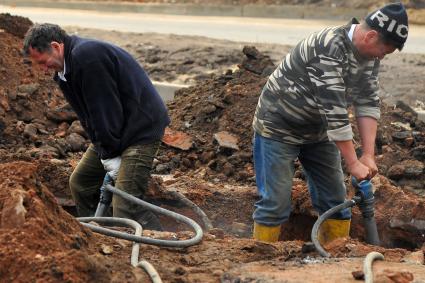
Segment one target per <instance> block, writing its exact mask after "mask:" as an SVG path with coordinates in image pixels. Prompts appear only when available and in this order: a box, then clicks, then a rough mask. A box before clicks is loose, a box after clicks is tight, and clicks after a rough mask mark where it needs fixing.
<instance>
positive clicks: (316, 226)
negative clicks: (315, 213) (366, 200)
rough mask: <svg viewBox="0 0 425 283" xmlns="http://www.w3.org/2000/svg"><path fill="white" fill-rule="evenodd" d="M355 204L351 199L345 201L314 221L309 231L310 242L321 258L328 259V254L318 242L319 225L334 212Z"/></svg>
mask: <svg viewBox="0 0 425 283" xmlns="http://www.w3.org/2000/svg"><path fill="white" fill-rule="evenodd" d="M355 204H356V200H355V199H351V200H347V201H345V202H343V203H341V204H339V205H337V206H334V207H332V208H331V209H329V210H327V211H326V212H325V213H323V214H322V215H320V216H319V218H318V219H317V220H316V223H314V225H313V229H312V230H311V240H312V242H313V244H314V246H315V248H316V250H317V251H318V252H319V254H320V255H321V256H323V257H330V254H329V253H328V252H326V251H325V250H324V249H323V247H322V245H321V244H320V242H319V239H318V233H319V228H320V225H322V223H323V221H325V220H326V219H328V217H330V216H332V215H333V214H335V213H336V212H338V211H340V210H343V209H345V208H348V207H352V206H354V205H355Z"/></svg>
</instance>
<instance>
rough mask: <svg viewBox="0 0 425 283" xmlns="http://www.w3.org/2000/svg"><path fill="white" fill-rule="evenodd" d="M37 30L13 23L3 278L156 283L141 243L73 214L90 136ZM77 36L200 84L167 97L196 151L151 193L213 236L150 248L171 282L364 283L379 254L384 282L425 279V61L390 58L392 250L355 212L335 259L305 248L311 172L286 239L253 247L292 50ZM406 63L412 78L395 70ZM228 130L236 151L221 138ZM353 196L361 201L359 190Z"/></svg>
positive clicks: (380, 143)
mask: <svg viewBox="0 0 425 283" xmlns="http://www.w3.org/2000/svg"><path fill="white" fill-rule="evenodd" d="M29 24H30V22H28V20H27V19H23V18H17V17H11V16H10V15H4V14H3V15H0V30H1V32H0V53H1V54H2V57H1V58H0V63H1V64H0V137H1V143H0V161H1V164H0V173H1V175H2V176H3V178H2V180H0V242H1V244H0V255H1V257H0V281H1V282H93V281H96V282H135V281H137V280H139V281H140V282H146V281H147V280H148V279H147V277H146V275H145V274H144V273H143V272H142V271H141V270H139V269H133V268H131V267H130V264H129V262H130V249H131V243H130V242H127V241H123V240H117V239H113V238H109V237H105V236H101V235H98V234H95V233H92V232H90V231H89V230H87V229H86V228H83V227H82V226H81V225H79V224H78V222H77V221H76V220H75V218H73V217H72V216H71V215H70V214H68V213H67V212H66V211H65V210H63V209H62V208H65V209H66V210H67V211H69V212H73V203H72V201H71V200H70V194H69V190H68V187H67V178H68V177H69V174H70V172H71V171H72V168H74V167H75V165H76V164H77V162H78V160H79V158H80V157H81V155H82V153H83V151H84V149H85V148H86V147H87V144H88V141H87V139H86V136H85V133H84V132H83V131H82V129H81V126H80V125H79V123H78V122H77V121H76V116H75V114H74V113H73V112H72V110H71V109H70V108H69V106H68V105H67V104H66V102H65V101H64V99H63V98H62V96H61V94H60V92H59V90H58V89H57V88H56V86H55V85H54V84H53V82H52V80H51V76H52V74H44V73H42V72H41V71H40V70H39V69H37V68H36V67H32V66H31V62H30V61H28V60H26V59H24V58H23V57H22V54H21V52H20V49H21V44H22V43H21V41H22V35H23V31H24V30H26V28H28V26H29ZM69 30H70V31H72V32H78V33H79V34H82V35H84V34H90V35H91V36H93V37H98V38H102V37H103V38H106V37H108V40H109V41H113V42H115V43H117V44H119V45H121V46H123V47H124V48H126V49H128V50H129V51H130V52H131V53H132V54H133V55H134V56H135V57H137V58H138V60H139V61H140V62H141V63H142V65H143V66H144V67H145V68H146V70H147V72H148V73H149V74H150V75H152V76H155V74H157V77H156V78H163V76H162V75H161V72H162V74H165V73H169V77H166V79H163V80H165V81H166V80H168V81H170V82H180V83H189V84H191V85H192V86H191V87H189V88H185V89H181V90H179V91H178V92H177V94H176V98H175V100H174V101H171V102H169V103H168V108H169V112H170V116H171V118H172V123H171V125H170V128H171V129H172V130H173V131H174V133H171V139H170V140H173V139H172V138H174V137H175V136H174V135H177V134H176V133H178V131H180V132H181V133H183V134H185V135H183V134H182V136H185V137H186V142H187V141H188V140H189V141H190V142H189V143H187V144H189V145H190V146H189V148H188V149H185V150H183V149H179V148H176V147H175V146H176V145H174V146H170V145H169V144H171V143H170V142H167V143H165V142H164V144H163V145H162V147H161V150H160V153H159V155H158V158H157V160H156V163H155V169H154V173H156V174H158V176H156V177H155V178H153V181H152V182H151V186H150V190H149V193H148V195H147V198H148V199H149V200H150V201H152V202H153V203H155V204H158V205H161V206H163V207H165V208H170V209H172V210H175V211H178V212H181V213H184V214H186V215H188V216H190V217H192V218H194V219H195V220H196V221H197V222H199V223H201V224H202V221H201V220H202V219H201V218H200V217H199V216H198V215H197V214H196V213H195V212H194V211H192V210H191V209H190V208H188V207H187V206H186V205H185V204H184V203H183V202H181V201H180V200H179V199H176V198H175V197H174V195H173V194H171V193H170V192H171V191H178V192H180V193H181V194H183V195H184V196H185V197H186V198H187V199H189V200H191V201H192V202H194V203H195V204H196V205H198V206H199V207H200V208H201V209H202V210H204V211H205V213H206V214H207V216H208V218H209V219H210V221H211V222H212V224H213V226H214V228H213V229H211V230H210V231H209V232H208V233H206V235H205V237H204V240H203V242H202V243H200V244H199V245H196V246H193V247H190V248H185V249H173V248H159V247H155V246H150V245H142V248H141V255H142V257H143V258H145V259H146V260H148V261H149V262H151V263H152V264H153V265H154V267H155V268H156V269H157V270H158V272H159V274H160V276H161V277H162V279H163V280H164V282H218V281H222V282H307V281H309V280H310V281H311V278H313V277H312V276H315V275H316V274H317V271H318V270H320V271H323V272H321V274H317V280H314V281H311V282H354V281H355V280H354V277H353V275H352V274H351V273H352V272H353V271H357V270H360V269H361V264H362V260H363V257H364V256H365V255H366V254H367V253H368V252H370V251H374V250H375V251H380V252H381V253H383V254H384V255H385V261H386V262H385V263H378V264H376V266H377V267H376V268H377V269H376V271H377V273H376V279H377V280H378V279H379V280H380V281H376V282H410V281H412V280H409V278H411V276H413V278H414V280H416V281H415V282H425V272H424V270H425V269H424V268H423V264H424V262H423V256H424V255H423V252H424V246H423V243H424V236H423V235H424V233H425V225H424V223H425V212H424V211H425V208H424V206H425V202H424V198H423V195H424V190H423V187H424V180H425V178H424V164H423V162H424V156H425V155H424V149H425V128H424V127H425V125H424V123H423V122H421V121H420V120H419V119H418V118H417V117H416V115H415V112H414V111H413V110H412V106H413V105H415V104H418V105H419V106H421V105H420V104H421V103H420V102H418V103H416V100H417V99H419V100H420V99H421V98H422V93H423V91H424V85H423V84H420V83H418V81H420V79H421V78H423V76H424V75H425V74H424V72H425V71H424V70H423V64H424V62H425V58H424V56H422V55H410V54H396V55H394V56H389V57H388V59H385V60H384V61H383V70H382V71H383V72H382V74H381V84H382V88H383V90H384V92H383V93H382V96H383V97H385V100H386V101H388V104H383V106H382V114H383V115H382V116H383V117H382V119H381V121H380V125H379V134H378V139H377V160H378V165H379V173H380V175H379V176H377V177H376V178H374V180H373V183H374V187H375V190H376V191H375V197H376V204H375V206H376V211H375V215H376V220H377V224H378V229H379V232H380V236H381V240H382V246H383V247H373V246H369V245H367V244H365V243H364V242H363V241H364V231H363V227H362V225H361V221H362V219H361V215H360V212H359V211H358V209H357V208H355V209H354V210H353V224H352V229H351V239H342V240H339V241H335V242H333V243H331V244H330V245H329V246H326V247H325V248H326V249H327V250H328V251H329V252H330V253H331V254H332V256H333V257H334V258H332V259H326V260H325V259H322V258H320V257H319V256H318V254H317V253H316V252H314V251H311V250H310V249H308V245H305V241H308V240H309V238H310V231H311V227H312V226H313V224H314V221H315V220H316V218H317V214H316V213H315V211H314V210H313V209H312V206H311V203H310V200H309V196H308V192H307V188H306V184H305V181H304V180H303V178H304V177H303V173H302V170H301V168H299V166H297V172H296V176H295V178H294V186H293V214H292V216H291V219H290V221H289V222H288V223H287V224H285V225H284V227H283V228H282V236H281V239H282V240H284V241H281V242H278V243H276V244H272V245H271V244H264V243H260V242H256V241H253V240H251V239H250V236H251V233H252V231H251V226H252V220H251V214H252V210H253V203H254V202H255V201H256V200H257V199H258V196H257V194H256V189H255V183H254V174H253V164H252V156H251V137H252V130H251V121H252V115H253V111H254V109H255V106H256V102H257V100H258V95H259V93H260V91H261V88H262V86H263V85H264V83H265V81H266V79H267V75H268V74H269V73H270V72H271V71H273V69H274V66H275V65H276V64H277V63H278V60H279V59H280V58H282V57H283V56H284V54H286V52H287V51H288V50H289V47H284V46H277V45H273V46H272V45H261V46H260V45H259V46H257V47H258V48H259V49H260V50H261V52H260V51H258V50H257V49H256V48H255V47H253V46H246V47H243V48H242V46H243V45H241V44H240V43H232V42H227V41H212V40H211V41H208V40H207V41H206V42H203V43H202V42H201V41H200V38H196V37H194V38H191V37H177V36H164V37H160V36H159V35H154V34H148V35H136V34H121V33H107V34H104V33H103V34H100V32H99V31H96V30H81V29H79V30H76V29H73V28H69ZM202 39H203V38H202ZM203 40H204V39H203ZM172 43H174V44H172ZM215 44H217V45H215ZM216 46H217V47H216ZM226 47H227V48H226ZM263 50H264V51H263ZM166 59H168V60H166ZM394 68H399V69H401V70H402V71H401V72H397V73H395V72H394V71H393V70H394ZM161 70H167V71H161ZM177 70H180V71H177ZM185 73H188V74H189V76H183V74H185ZM403 86H408V88H409V92H407V93H406V91H405V87H403ZM398 100H402V101H403V102H397V101H398ZM422 102H423V101H422ZM223 132H227V134H226V135H224V137H225V138H226V139H225V141H227V143H224V142H223V140H222V139H221V138H220V137H223ZM181 133H180V134H181ZM214 134H217V135H214ZM356 140H357V138H356ZM347 180H348V178H347ZM347 183H348V182H347ZM349 192H350V196H352V195H353V189H352V188H350V189H349ZM61 206H62V207H61ZM161 221H162V222H163V224H164V226H165V227H166V228H167V230H169V231H170V232H162V233H161V232H153V231H144V233H145V235H152V236H154V237H161V238H187V237H188V236H189V235H191V232H186V231H185V230H187V227H185V226H183V225H182V224H180V223H175V222H173V221H172V220H170V219H166V218H164V217H162V218H161ZM318 267H319V268H318ZM320 276H322V278H318V277H320ZM314 278H316V276H315V277H314ZM393 278H402V279H403V278H404V279H403V280H405V281H395V280H396V279H393ZM406 278H407V279H406ZM402 279H400V280H402ZM321 280H322V281H321ZM391 280H392V281H391ZM397 280H399V279H397ZM406 280H407V281H406Z"/></svg>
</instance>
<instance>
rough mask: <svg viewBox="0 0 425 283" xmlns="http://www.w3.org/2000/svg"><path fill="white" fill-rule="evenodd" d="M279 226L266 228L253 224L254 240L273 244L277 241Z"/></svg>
mask: <svg viewBox="0 0 425 283" xmlns="http://www.w3.org/2000/svg"><path fill="white" fill-rule="evenodd" d="M279 236H280V225H278V226H266V225H262V224H259V223H256V222H254V239H255V240H257V241H262V242H267V243H274V242H277V241H278V240H279Z"/></svg>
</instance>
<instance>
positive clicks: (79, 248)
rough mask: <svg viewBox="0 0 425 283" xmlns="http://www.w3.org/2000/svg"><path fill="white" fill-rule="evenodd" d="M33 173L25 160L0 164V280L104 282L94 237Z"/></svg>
mask: <svg viewBox="0 0 425 283" xmlns="http://www.w3.org/2000/svg"><path fill="white" fill-rule="evenodd" d="M36 171H37V167H36V166H35V165H34V164H31V163H26V162H14V163H6V164H0V174H1V176H3V178H2V179H1V180H0V208H1V209H0V255H1V256H0V278H1V281H2V282H31V281H34V282H35V281H42V282H90V281H97V282H107V281H108V282H109V281H110V280H111V278H112V275H111V272H110V271H108V270H107V268H106V267H105V264H108V262H107V261H106V260H105V259H102V258H101V257H99V256H98V255H96V253H93V252H92V251H91V250H92V249H93V248H94V247H95V244H96V239H95V238H94V237H93V235H92V233H91V232H90V231H88V230H87V229H85V228H83V227H82V226H81V225H80V224H79V223H78V222H77V221H76V220H75V219H74V218H73V217H72V216H71V215H69V214H68V213H66V212H65V211H64V210H63V209H61V208H60V207H59V206H58V204H57V202H56V200H55V197H54V196H53V195H52V193H50V192H49V191H48V190H47V188H46V187H45V186H44V185H43V184H42V183H41V182H40V179H39V178H38V176H37V173H36ZM121 279H123V278H121Z"/></svg>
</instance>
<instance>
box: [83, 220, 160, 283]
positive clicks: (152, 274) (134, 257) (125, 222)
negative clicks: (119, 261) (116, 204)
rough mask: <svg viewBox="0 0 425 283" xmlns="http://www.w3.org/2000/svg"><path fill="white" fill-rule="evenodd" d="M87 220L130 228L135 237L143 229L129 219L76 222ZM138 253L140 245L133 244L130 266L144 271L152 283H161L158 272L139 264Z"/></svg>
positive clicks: (89, 225)
mask: <svg viewBox="0 0 425 283" xmlns="http://www.w3.org/2000/svg"><path fill="white" fill-rule="evenodd" d="M88 218H91V219H93V220H91V221H95V222H99V223H102V224H106V225H111V226H114V225H118V226H128V227H131V228H133V229H134V230H135V232H134V234H135V236H141V235H142V232H143V228H142V225H140V223H138V222H137V221H134V220H131V219H127V218H118V217H82V218H78V220H80V221H87V220H88ZM81 224H82V225H83V226H86V227H89V228H90V229H92V230H96V229H94V227H97V228H100V227H98V226H95V225H91V224H88V223H84V222H82V223H81ZM107 230H108V231H113V230H111V229H107ZM105 234H106V235H108V236H110V235H109V234H107V233H105ZM139 252H140V244H139V243H136V242H133V247H132V249H131V258H130V262H131V265H132V266H134V267H141V268H143V269H144V270H145V272H146V273H147V274H148V275H149V277H150V278H151V281H152V282H153V283H162V280H161V277H160V276H159V274H158V272H157V271H156V270H155V268H154V267H153V266H152V265H151V264H150V263H149V262H147V261H146V260H141V261H140V262H139Z"/></svg>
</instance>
